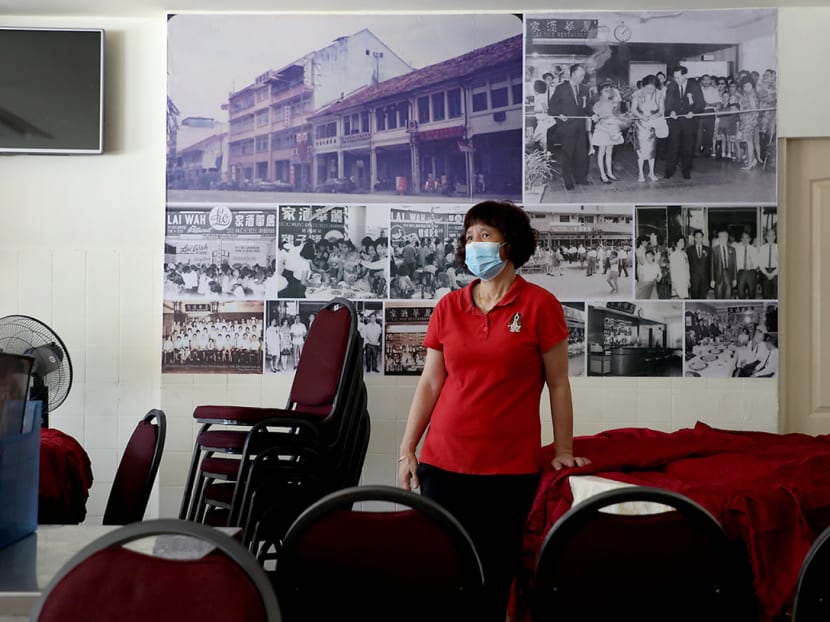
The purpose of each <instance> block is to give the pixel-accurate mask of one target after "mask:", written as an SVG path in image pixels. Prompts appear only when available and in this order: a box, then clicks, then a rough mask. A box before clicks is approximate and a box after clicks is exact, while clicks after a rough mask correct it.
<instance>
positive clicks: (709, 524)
mask: <svg viewBox="0 0 830 622" xmlns="http://www.w3.org/2000/svg"><path fill="white" fill-rule="evenodd" d="M630 501H646V502H653V503H660V504H664V505H667V506H670V507H671V508H673V509H674V510H675V511H677V512H678V513H679V514H681V515H682V516H683V517H684V519H686V520H687V521H688V522H689V523H690V525H691V526H692V527H694V528H695V529H696V530H697V531H699V532H700V533H702V534H704V535H705V536H707V537H708V538H710V539H711V540H712V541H713V542H717V543H719V545H718V550H721V551H727V550H729V549H730V548H731V547H732V545H731V543H730V542H729V540H728V538H727V537H726V534H725V533H724V531H723V529H722V528H721V526H720V523H718V521H717V520H716V519H715V517H714V516H712V514H710V513H709V511H708V510H706V509H705V508H704V507H703V506H701V505H700V504H698V503H697V502H695V501H693V500H692V499H689V498H688V497H685V496H684V495H681V494H679V493H677V492H674V491H671V490H666V489H663V488H655V487H647V486H626V487H624V488H617V489H613V490H607V491H604V492H601V493H598V494H596V495H594V496H592V497H590V498H589V499H586V500H585V501H583V502H581V503H579V504H578V505H575V506H574V507H572V508H571V509H570V510H568V511H567V512H566V513H565V514H564V515H563V516H562V517H561V518H560V519H559V520H558V521H557V523H556V524H555V525H554V526H553V527H552V528H551V529H550V531H549V532H548V534H547V536H546V537H545V540H544V542H543V544H542V546H541V548H540V549H539V555H538V557H537V563H536V573H535V584H534V589H533V602H532V610H533V612H534V619H539V620H542V619H547V618H546V617H545V616H546V615H547V614H548V613H550V611H549V610H550V606H549V604H548V602H547V600H546V599H544V598H542V597H541V595H542V594H546V593H551V592H555V591H557V588H556V586H555V585H554V581H553V576H554V573H553V572H551V571H552V570H553V568H554V567H555V565H556V564H557V560H558V559H559V557H560V555H561V553H562V551H563V549H564V547H565V546H566V545H567V543H568V542H569V541H570V540H571V538H572V536H573V535H574V534H576V533H577V532H578V531H579V530H580V529H581V528H582V527H583V525H584V521H582V520H580V519H581V518H583V517H592V516H596V515H597V513H599V511H600V510H602V509H603V508H606V507H608V506H612V505H616V504H618V503H626V502H630ZM632 518H635V517H632ZM724 575H725V576H728V577H730V578H732V579H735V576H734V573H726V572H725V573H724ZM735 584H737V579H735ZM735 584H730V585H729V588H734V587H735ZM724 591H725V592H726V594H725V597H724V604H725V605H732V606H733V607H734V606H736V605H737V604H738V601H739V597H740V593H739V591H738V590H735V592H734V593H732V591H731V590H722V589H720V588H718V589H716V592H717V594H718V595H721V594H722V592H724ZM730 599H731V600H730ZM621 613H624V612H621ZM623 617H624V616H623ZM736 619H737V618H736Z"/></svg>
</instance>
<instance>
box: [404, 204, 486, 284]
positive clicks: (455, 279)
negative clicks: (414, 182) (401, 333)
mask: <svg viewBox="0 0 830 622" xmlns="http://www.w3.org/2000/svg"><path fill="white" fill-rule="evenodd" d="M469 209H470V206H469V205H463V206H461V205H432V206H429V205H415V206H410V205H400V206H393V207H392V208H391V213H390V224H389V232H390V233H389V239H390V245H391V246H390V249H391V258H392V259H391V263H390V270H391V277H392V280H391V282H390V284H389V297H390V298H391V299H421V300H438V299H439V298H441V296H443V295H444V294H447V293H449V292H451V291H453V290H456V289H460V288H461V287H464V286H466V285H468V284H469V283H470V282H471V281H472V280H473V276H472V275H471V274H470V272H469V270H467V268H466V266H465V265H464V264H463V263H460V262H459V261H458V258H457V257H456V251H457V250H458V244H459V240H460V239H461V235H462V233H463V232H464V214H466V213H467V211H468V210H469Z"/></svg>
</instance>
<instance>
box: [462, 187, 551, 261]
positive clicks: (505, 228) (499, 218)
mask: <svg viewBox="0 0 830 622" xmlns="http://www.w3.org/2000/svg"><path fill="white" fill-rule="evenodd" d="M474 224H482V225H488V226H490V227H494V228H496V229H498V230H499V232H500V233H501V234H502V235H503V236H504V241H505V242H506V244H505V246H504V249H505V252H506V253H507V258H508V259H509V260H510V261H512V262H513V266H514V267H515V268H520V267H521V266H523V265H524V264H525V263H527V260H528V259H530V257H531V255H533V253H534V251H535V250H536V231H535V230H534V229H533V227H531V226H530V218H529V217H528V215H527V212H525V211H524V210H523V209H522V208H521V207H519V206H518V205H515V204H513V203H511V202H510V201H495V200H491V201H482V202H481V203H477V204H476V205H473V206H472V207H471V208H470V209H469V210H468V211H467V213H466V214H465V215H464V229H463V231H462V232H461V235H460V236H459V237H458V244H457V249H458V250H457V251H456V256H457V257H458V261H459V262H460V263H461V264H462V265H464V259H465V258H466V253H465V247H466V245H467V239H466V236H467V229H469V228H470V227H471V226H472V225H474Z"/></svg>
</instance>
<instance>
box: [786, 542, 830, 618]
mask: <svg viewBox="0 0 830 622" xmlns="http://www.w3.org/2000/svg"><path fill="white" fill-rule="evenodd" d="M828 549H830V527H828V528H826V529H825V530H824V531H822V532H821V533H820V534H819V536H818V538H816V540H815V542H813V546H811V547H810V550H809V551H807V555H805V557H804V561H803V562H802V563H801V572H800V573H799V575H798V584H797V587H796V590H795V602H794V603H793V615H792V618H791V622H798V620H801V619H804V620H807V621H808V622H809V621H810V620H811V619H812V618H809V617H806V616H808V615H809V614H808V613H805V609H806V608H807V606H808V605H806V604H805V602H804V599H805V598H807V596H805V588H806V587H808V586H807V585H805V584H806V583H807V581H813V582H814V577H812V575H813V574H815V571H813V572H812V573H811V566H813V564H815V563H816V561H815V560H816V558H817V557H818V556H819V555H822V556H824V557H827V558H830V550H828ZM824 579H825V583H826V577H824ZM828 591H830V590H828ZM807 593H808V594H809V592H807ZM825 593H826V592H825Z"/></svg>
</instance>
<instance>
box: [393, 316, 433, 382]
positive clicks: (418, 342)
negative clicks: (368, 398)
mask: <svg viewBox="0 0 830 622" xmlns="http://www.w3.org/2000/svg"><path fill="white" fill-rule="evenodd" d="M434 308H435V305H434V303H429V302H423V303H419V302H414V301H412V302H410V301H391V302H387V303H386V304H385V312H386V319H385V322H384V329H385V335H384V346H385V347H384V351H385V358H384V362H385V365H384V369H385V370H386V375H387V376H419V375H420V374H421V372H422V371H423V370H424V361H425V360H426V348H425V347H424V346H423V343H424V339H425V338H426V336H427V326H428V325H429V318H430V317H431V316H432V310H433V309H434Z"/></svg>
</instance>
